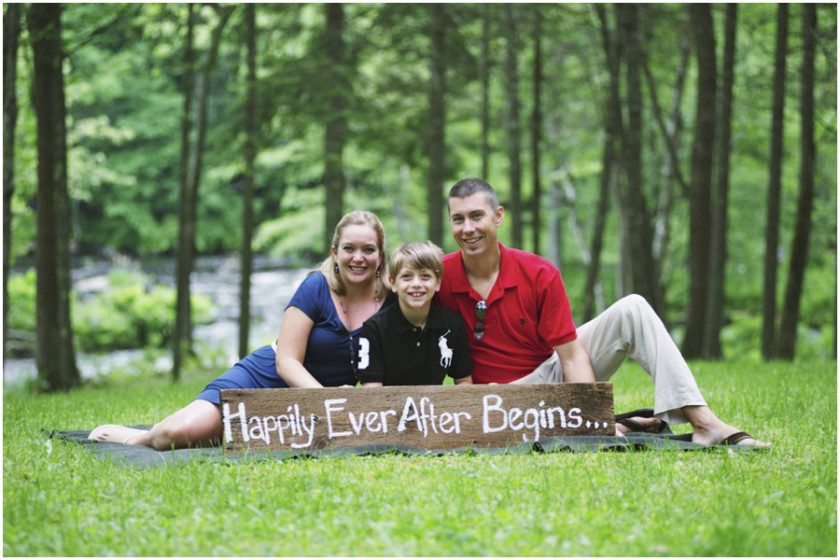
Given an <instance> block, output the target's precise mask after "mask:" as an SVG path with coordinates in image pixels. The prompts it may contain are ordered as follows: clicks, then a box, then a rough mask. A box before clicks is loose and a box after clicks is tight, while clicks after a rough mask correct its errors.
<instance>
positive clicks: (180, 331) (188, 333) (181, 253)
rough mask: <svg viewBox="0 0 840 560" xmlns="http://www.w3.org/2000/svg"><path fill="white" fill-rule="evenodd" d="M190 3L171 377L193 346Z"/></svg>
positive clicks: (176, 375)
mask: <svg viewBox="0 0 840 560" xmlns="http://www.w3.org/2000/svg"><path fill="white" fill-rule="evenodd" d="M193 25H194V20H193V5H192V4H187V30H186V34H185V35H184V55H183V59H182V61H181V64H182V72H183V76H184V78H183V92H184V102H183V105H182V107H183V108H182V114H181V175H180V183H179V187H180V195H179V204H178V252H177V256H176V261H175V286H176V297H175V328H174V329H173V340H172V379H173V381H177V380H178V378H179V377H180V375H181V362H182V359H183V355H184V353H185V352H189V351H190V349H191V348H192V320H191V313H190V272H191V271H192V263H191V262H190V259H191V258H192V244H191V242H190V240H191V239H192V238H193V236H194V233H193V232H192V231H191V230H190V228H191V227H192V223H193V220H192V218H191V215H190V211H191V209H192V207H193V204H192V202H191V200H190V193H191V191H190V185H189V167H190V132H191V131H192V101H193V81H194V76H193V74H194V71H193V64H194V55H193Z"/></svg>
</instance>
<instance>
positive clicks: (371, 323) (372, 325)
mask: <svg viewBox="0 0 840 560" xmlns="http://www.w3.org/2000/svg"><path fill="white" fill-rule="evenodd" d="M355 347H356V358H357V359H356V377H357V378H358V379H359V381H360V382H362V383H371V382H378V383H382V384H383V385H440V384H441V383H443V379H444V377H446V376H447V375H449V376H450V377H452V378H453V379H461V378H462V377H466V376H468V375H470V374H471V373H472V360H470V351H469V345H468V342H467V335H466V330H465V329H464V321H463V320H462V319H461V316H460V315H459V314H458V313H455V312H453V311H448V310H446V309H444V308H442V307H441V306H439V305H438V304H436V303H432V306H431V307H430V309H429V317H428V319H427V320H426V327H425V328H423V329H421V328H419V327H415V326H414V325H412V324H411V323H410V322H409V321H408V319H406V318H405V316H404V315H403V314H402V310H401V309H400V305H399V303H398V302H394V304H393V305H391V306H389V307H388V308H386V309H383V310H381V311H380V312H379V313H377V314H376V315H374V316H373V317H371V318H370V319H368V320H367V321H365V324H364V325H362V329H361V331H360V332H359V336H358V338H357V339H356V344H355Z"/></svg>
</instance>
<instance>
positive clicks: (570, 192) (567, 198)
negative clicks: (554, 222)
mask: <svg viewBox="0 0 840 560" xmlns="http://www.w3.org/2000/svg"><path fill="white" fill-rule="evenodd" d="M559 174H560V178H559V180H558V183H559V184H560V186H561V188H562V189H563V190H562V193H563V198H562V202H563V205H564V206H565V207H566V208H567V209H568V212H569V220H568V221H569V228H570V229H571V230H572V235H574V237H575V240H576V241H577V244H578V249H579V250H580V256H581V261H583V266H584V267H586V269H587V270H592V253H591V252H590V250H589V246H588V245H587V244H586V234H585V233H584V227H583V222H582V220H581V219H580V216H579V215H578V213H577V210H576V206H577V193H576V192H575V183H574V181H573V179H572V174H571V173H570V172H569V170H568V169H567V168H566V167H562V168H561V169H560V170H559ZM592 298H593V300H595V303H594V304H593V307H597V308H598V309H599V310H603V308H604V292H603V289H602V288H601V281H600V279H599V278H598V277H595V280H594V283H593V285H592ZM587 320H588V319H583V321H584V322H586V321H587Z"/></svg>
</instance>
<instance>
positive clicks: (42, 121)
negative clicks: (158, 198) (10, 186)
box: [29, 4, 80, 390]
mask: <svg viewBox="0 0 840 560" xmlns="http://www.w3.org/2000/svg"><path fill="white" fill-rule="evenodd" d="M29 35H30V41H31V43H32V52H33V55H34V65H35V72H34V77H33V87H32V98H33V105H34V107H35V116H36V118H37V121H38V124H37V131H38V133H37V138H38V139H37V145H38V194H37V197H36V202H37V227H38V231H37V234H36V243H37V245H36V247H37V248H36V253H35V270H36V275H37V283H36V305H37V317H36V332H35V334H36V343H35V361H36V364H37V366H38V377H39V378H40V381H41V383H42V385H43V388H45V389H47V390H60V389H69V388H71V387H73V386H76V385H78V384H79V383H80V377H79V370H78V369H77V368H76V355H75V352H74V350H73V331H72V327H71V323H70V219H71V218H70V204H69V196H68V193H67V130H66V128H65V118H66V115H67V112H66V106H65V101H64V76H63V74H62V62H63V58H64V57H63V47H62V43H61V4H33V5H32V6H31V7H30V9H29Z"/></svg>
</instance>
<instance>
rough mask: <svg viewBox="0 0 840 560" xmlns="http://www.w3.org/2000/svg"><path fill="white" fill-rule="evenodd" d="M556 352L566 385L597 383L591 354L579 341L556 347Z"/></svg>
mask: <svg viewBox="0 0 840 560" xmlns="http://www.w3.org/2000/svg"><path fill="white" fill-rule="evenodd" d="M554 351H555V352H557V357H558V358H560V365H561V366H562V368H563V381H565V382H566V383H595V372H594V371H592V363H591V362H590V361H589V354H587V353H586V350H584V349H583V346H581V345H580V341H578V340H577V339H575V340H572V341H570V342H567V343H565V344H561V345H560V346H555V347H554Z"/></svg>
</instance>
